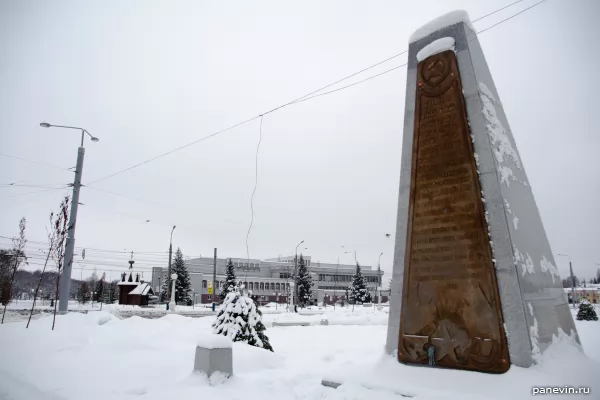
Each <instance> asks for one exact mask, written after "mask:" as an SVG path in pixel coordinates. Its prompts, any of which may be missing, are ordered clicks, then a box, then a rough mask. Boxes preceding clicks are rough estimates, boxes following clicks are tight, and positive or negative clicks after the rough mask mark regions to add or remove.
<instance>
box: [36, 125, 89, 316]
mask: <svg viewBox="0 0 600 400" xmlns="http://www.w3.org/2000/svg"><path fill="white" fill-rule="evenodd" d="M40 126H41V127H42V128H65V129H77V130H79V131H81V146H79V148H78V149H77V164H76V166H75V180H74V182H73V195H72V197H71V212H70V214H69V225H68V227H67V240H66V245H65V255H64V259H63V270H62V274H61V276H60V292H59V303H58V313H59V314H66V313H67V311H68V309H69V289H70V286H71V271H72V270H73V252H74V250H75V224H76V223H77V208H78V206H79V192H80V191H81V175H82V172H83V156H84V155H85V148H84V147H83V139H85V134H86V133H87V134H88V135H89V136H90V138H92V142H98V141H99V139H98V138H97V137H94V136H92V135H91V134H90V133H89V132H88V131H86V130H85V129H83V128H78V127H75V126H63V125H51V124H49V123H47V122H42V123H41V124H40ZM55 300H56V299H55Z"/></svg>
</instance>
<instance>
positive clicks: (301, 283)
mask: <svg viewBox="0 0 600 400" xmlns="http://www.w3.org/2000/svg"><path fill="white" fill-rule="evenodd" d="M296 287H297V288H298V289H297V293H298V305H299V306H301V307H306V306H307V305H310V301H311V300H312V294H313V291H312V287H313V281H312V277H311V276H310V274H309V273H308V268H307V267H306V262H305V261H304V257H302V254H300V259H299V260H298V275H297V277H296Z"/></svg>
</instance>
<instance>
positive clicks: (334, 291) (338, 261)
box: [333, 246, 348, 310]
mask: <svg viewBox="0 0 600 400" xmlns="http://www.w3.org/2000/svg"><path fill="white" fill-rule="evenodd" d="M343 248H344V246H342V247H341V248H340V250H342V249H343ZM347 253H348V252H347V251H345V252H344V253H343V254H342V255H344V254H347ZM339 267H340V255H339V254H338V257H337V265H336V267H335V282H334V283H333V309H334V310H335V302H336V291H337V284H338V268H339Z"/></svg>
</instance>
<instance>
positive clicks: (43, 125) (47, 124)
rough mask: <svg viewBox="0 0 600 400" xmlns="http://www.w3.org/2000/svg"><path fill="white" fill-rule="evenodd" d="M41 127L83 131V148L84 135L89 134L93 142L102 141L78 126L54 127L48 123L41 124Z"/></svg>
mask: <svg viewBox="0 0 600 400" xmlns="http://www.w3.org/2000/svg"><path fill="white" fill-rule="evenodd" d="M40 126H41V127H43V128H64V129H76V130H78V131H81V147H83V136H84V133H87V134H88V135H89V136H90V138H91V139H92V142H98V141H100V139H98V138H97V137H95V136H93V135H92V134H91V133H89V132H88V131H87V130H86V129H84V128H80V127H78V126H67V125H52V124H49V123H47V122H42V123H41V124H40Z"/></svg>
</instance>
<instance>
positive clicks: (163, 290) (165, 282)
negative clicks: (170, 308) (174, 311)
mask: <svg viewBox="0 0 600 400" xmlns="http://www.w3.org/2000/svg"><path fill="white" fill-rule="evenodd" d="M168 293H169V278H168V277H167V274H164V275H163V278H162V285H161V286H160V301H161V302H163V301H169V300H170V299H168V298H167V294H168Z"/></svg>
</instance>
